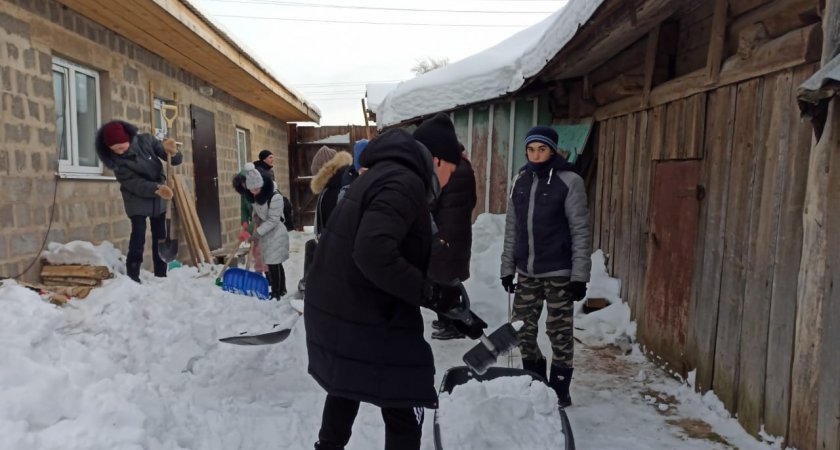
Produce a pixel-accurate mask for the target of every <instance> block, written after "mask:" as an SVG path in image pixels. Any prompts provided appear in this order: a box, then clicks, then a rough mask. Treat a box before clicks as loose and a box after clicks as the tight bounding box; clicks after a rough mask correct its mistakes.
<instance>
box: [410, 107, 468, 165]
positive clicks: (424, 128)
mask: <svg viewBox="0 0 840 450" xmlns="http://www.w3.org/2000/svg"><path fill="white" fill-rule="evenodd" d="M414 139H417V140H418V141H420V142H421V143H423V145H425V146H426V148H428V149H429V152H430V153H431V154H432V156H434V157H437V158H440V159H442V160H444V161H447V162H451V163H452V164H456V165H457V164H458V163H459V162H461V144H460V143H459V142H458V136H457V135H456V134H455V125H454V124H453V123H452V121H451V120H450V119H449V116H447V115H446V114H444V113H437V114H436V115H435V116H434V117H432V118H431V119H428V120H426V121H425V122H423V123H422V124H420V126H419V127H417V129H416V130H414Z"/></svg>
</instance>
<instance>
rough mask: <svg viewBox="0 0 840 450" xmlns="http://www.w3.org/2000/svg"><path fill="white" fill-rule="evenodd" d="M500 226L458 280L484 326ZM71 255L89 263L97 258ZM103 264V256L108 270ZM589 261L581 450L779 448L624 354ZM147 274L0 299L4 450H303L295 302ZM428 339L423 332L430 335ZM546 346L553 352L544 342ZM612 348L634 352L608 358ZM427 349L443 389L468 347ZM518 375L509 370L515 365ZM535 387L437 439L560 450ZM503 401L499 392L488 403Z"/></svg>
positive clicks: (291, 278) (364, 425) (452, 420)
mask: <svg viewBox="0 0 840 450" xmlns="http://www.w3.org/2000/svg"><path fill="white" fill-rule="evenodd" d="M503 226H504V218H503V217H502V216H491V215H482V216H481V217H479V219H478V221H477V222H476V225H475V227H474V233H475V238H474V245H473V263H472V277H471V279H470V280H469V281H468V282H467V288H468V291H469V292H470V295H471V300H472V302H473V305H474V306H475V308H474V309H475V310H476V312H477V313H478V314H479V315H480V316H482V317H483V318H485V320H486V321H487V322H488V323H490V326H491V328H495V327H497V326H498V325H500V324H502V323H503V322H504V321H506V320H507V308H508V296H507V294H506V293H504V291H502V289H501V287H500V285H499V280H498V266H499V254H500V252H501V236H502V234H503V233H502V231H503ZM310 237H311V235H309V234H307V233H297V232H295V233H292V239H291V242H292V244H291V246H292V249H291V250H292V251H291V259H290V261H289V262H287V263H286V264H285V265H284V266H285V268H286V274H287V284H288V287H289V289H290V293H291V294H292V295H293V294H294V288H295V287H296V285H297V280H298V279H299V278H300V275H301V271H302V264H303V254H302V252H303V244H304V242H305V241H306V239H308V238H310ZM75 245H76V246H79V244H75ZM80 247H84V248H85V252H83V253H84V255H82V256H84V257H85V258H89V259H90V258H91V255H90V254H89V252H88V251H89V249H90V248H91V247H92V246H80ZM105 247H107V246H105ZM103 248H104V247H103ZM51 250H53V251H60V250H62V249H60V248H55V247H53V248H51ZM65 250H67V249H65ZM112 257H113V255H110V256H103V258H104V260H106V261H111V260H112V259H113V258H112ZM63 258H64V259H63V260H64V261H67V262H70V261H72V259H73V258H72V257H70V256H67V255H64V256H63ZM93 259H95V258H93ZM594 259H595V262H596V265H595V266H596V267H595V269H594V270H595V271H594V272H593V283H592V285H591V286H590V289H591V292H592V293H593V294H595V293H597V294H598V296H600V297H603V298H607V299H608V300H611V301H612V302H613V304H612V305H611V306H610V307H608V308H606V309H604V310H601V311H598V312H595V313H592V314H589V315H586V316H584V315H583V313H582V312H581V311H580V309H581V308H580V305H578V307H577V308H576V311H577V317H576V327H578V328H581V329H580V330H576V335H577V337H578V339H580V341H581V342H582V344H577V346H576V349H575V350H576V355H575V365H576V371H575V378H574V381H573V383H572V399H573V401H574V405H573V406H571V407H569V408H568V409H567V413H568V415H569V418H570V420H571V423H572V428H573V430H574V434H575V440H576V442H577V448H579V449H622V450H625V449H654V448H655V449H676V448H679V449H724V448H730V446H732V447H736V448H740V449H744V450H747V449H769V448H779V445H778V444H772V443H763V442H759V441H757V440H755V439H754V438H752V437H751V436H749V435H748V434H747V433H745V432H744V431H743V429H742V428H741V427H740V426H739V425H738V423H737V422H736V421H735V420H734V419H732V418H730V417H729V415H728V414H727V413H726V412H725V410H724V409H723V406H722V404H721V403H720V402H719V401H718V400H717V399H716V398H715V397H714V395H713V394H711V393H709V394H706V395H705V396H700V395H699V394H696V393H695V392H694V391H693V389H692V388H691V387H690V386H689V385H687V384H684V383H682V384H681V383H679V382H677V381H675V380H673V379H671V378H668V377H667V376H665V375H664V374H663V372H662V371H660V370H659V369H657V368H656V367H655V366H653V365H652V364H650V363H649V362H648V361H647V360H646V359H645V358H644V357H643V356H642V355H641V353H640V352H639V349H638V347H637V346H635V345H633V346H630V345H629V344H627V341H629V340H630V339H632V338H633V336H634V334H635V327H634V325H633V324H632V323H631V322H629V309H628V308H627V306H626V305H624V304H622V303H621V300H620V299H619V298H618V296H617V290H618V280H615V279H611V278H609V276H608V275H607V274H606V273H605V272H603V262H602V261H603V257H602V255H600V253H599V252H596V254H595V258H594ZM599 261H600V265H601V267H600V271H598V269H599V267H598V262H599ZM141 277H142V279H143V282H144V283H143V284H142V285H137V284H135V283H133V282H131V281H130V280H129V279H128V278H127V277H125V276H122V275H117V276H116V278H115V279H112V280H108V281H106V282H105V284H104V286H103V287H102V288H100V289H96V290H94V291H93V292H92V293H91V295H90V296H89V297H88V298H87V299H85V300H73V301H71V302H70V303H69V304H68V305H67V306H64V307H56V306H53V305H51V304H49V303H47V302H45V301H43V300H41V298H40V297H39V296H38V295H37V294H36V293H35V292H33V291H30V290H28V289H26V288H24V287H21V286H18V285H15V284H14V283H13V282H6V283H4V284H3V285H2V287H0V361H2V364H0V436H2V438H0V448H2V449H15V450H26V449H38V450H47V449H61V450H76V449H78V450H82V449H84V450H92V449H108V450H110V449H152V450H154V449H210V450H214V449H219V450H229V449H243V450H245V449H263V448H274V449H309V448H312V446H313V443H314V442H315V440H316V436H317V432H318V427H319V424H320V418H321V407H322V405H323V399H324V392H323V391H322V390H321V389H320V388H319V386H318V385H317V384H316V383H315V382H314V381H313V380H312V379H311V378H310V377H309V376H308V375H307V373H306V364H307V361H306V345H305V336H304V327H303V323H297V322H298V321H299V319H300V316H299V314H298V313H297V312H296V310H295V309H294V308H292V307H291V306H290V304H289V301H287V300H283V301H280V302H269V301H258V300H256V299H254V298H249V297H243V296H239V295H234V294H229V293H226V292H223V291H222V290H221V289H220V288H219V287H217V286H215V284H214V279H215V275H213V274H210V273H209V270H204V271H199V270H197V269H196V268H191V267H183V268H179V269H175V270H173V271H171V272H170V276H169V278H166V279H156V278H154V277H152V276H151V274H149V273H147V272H144V273H143V274H142V275H141ZM424 316H425V317H426V318H427V319H428V321H429V322H430V321H431V320H432V319H433V318H434V314H433V313H432V312H430V311H424ZM276 323H279V324H281V326H289V327H292V329H293V331H292V334H291V336H290V337H289V338H288V339H287V340H286V341H284V342H283V343H281V344H276V345H270V346H260V347H242V346H234V345H227V344H221V343H219V342H218V338H221V337H225V336H229V335H231V334H236V333H238V332H241V331H245V330H248V331H260V330H268V329H270V328H271V327H272V325H273V324H276ZM431 331H432V330H431V327H428V328H427V330H426V333H427V337H428V335H429V334H431ZM541 339H542V340H543V341H542V342H541V344H542V346H543V349H544V353H546V354H549V346H548V342H547V340H546V338H545V336H544V335H543V336H541ZM616 340H618V343H619V344H621V346H620V347H623V348H625V349H628V350H630V351H631V352H630V354H629V355H625V354H624V352H623V351H622V350H621V349H620V347H619V346H618V345H614V344H615V342H616ZM430 342H431V344H432V347H433V350H434V352H435V358H436V365H437V368H438V374H437V382H438V383H439V382H440V380H441V378H442V376H443V374H444V372H445V371H446V369H447V368H449V367H453V366H456V365H460V364H461V362H460V360H461V356H462V355H463V353H464V352H465V351H466V350H468V349H469V348H471V347H472V346H473V345H474V342H472V341H467V340H455V341H433V340H430ZM507 362H508V358H507V357H502V358H500V359H499V365H506V364H507ZM513 363H514V365H515V366H517V367H518V364H519V361H518V359H517V358H515V357H514V358H513ZM689 381H690V380H689ZM541 389H542V386H539V385H530V386H529V385H528V383H527V382H525V381H523V380H522V379H517V378H510V379H504V380H502V381H501V382H500V383H497V385H490V384H488V385H487V386H480V385H475V384H467V385H463V386H460V387H458V388H456V389H455V390H454V391H453V393H452V395H451V396H442V398H441V407H442V412H441V417H442V418H443V421H444V422H445V424H444V426H443V428H444V430H443V432H444V433H445V437H446V436H449V437H453V438H455V441H457V442H453V445H452V446H451V448H453V449H455V448H457V449H462V450H466V449H476V450H478V449H485V448H488V447H487V443H486V442H481V441H478V438H477V437H476V436H484V437H487V436H488V433H487V431H488V430H487V429H484V428H482V427H487V426H493V425H488V424H492V423H496V424H497V425H495V426H496V428H495V431H496V432H497V433H499V432H500V430H504V429H507V430H516V429H517V428H518V426H520V425H521V430H523V431H525V432H527V433H528V435H529V436H530V437H531V439H530V440H529V441H528V442H527V443H525V444H523V445H524V446H521V447H515V446H513V444H511V443H505V444H504V448H509V449H513V448H523V449H524V448H527V449H529V450H536V449H538V448H540V447H539V446H540V445H545V446H546V448H560V447H558V445H559V443H560V442H561V441H562V436H558V430H559V424H557V423H554V422H552V419H550V417H559V416H552V414H556V412H554V411H553V410H552V409H551V408H545V405H546V404H547V403H545V400H546V398H550V396H551V395H553V393H551V392H550V391H547V390H545V389H542V390H541ZM498 390H500V391H501V392H502V394H503V395H501V396H499V395H497V394H492V392H498ZM488 392H491V394H488ZM493 398H497V399H498V401H497V402H495V403H493V405H503V406H502V407H492V406H487V407H483V408H482V407H474V405H478V404H482V403H481V402H484V403H483V405H485V406H486V405H488V403H487V402H488V399H490V400H492V399H493ZM432 417H433V412H432V411H428V414H427V415H426V422H425V424H424V435H423V449H424V450H431V449H434V443H433V432H432V425H433V420H432ZM546 420H548V421H547V422H546ZM493 421H496V422H493ZM499 421H502V422H501V423H502V425H503V427H499V425H498V424H499V423H500V422H499ZM525 422H527V423H525ZM482 430H484V432H482ZM489 431H493V430H489ZM470 436H472V437H470ZM471 440H475V442H470V441H471ZM383 445H384V434H383V426H382V419H381V416H380V414H379V411H378V409H376V408H375V407H372V406H370V405H364V404H363V405H362V408H361V411H360V413H359V417H358V419H357V421H356V425H355V427H354V429H353V437H352V439H351V441H350V444H349V446H348V447H347V448H348V450H371V449H377V448H382V447H383ZM447 448H450V447H447Z"/></svg>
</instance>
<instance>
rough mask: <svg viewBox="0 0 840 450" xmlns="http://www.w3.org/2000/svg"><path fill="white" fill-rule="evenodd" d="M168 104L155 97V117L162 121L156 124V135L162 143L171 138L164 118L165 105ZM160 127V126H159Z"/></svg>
mask: <svg viewBox="0 0 840 450" xmlns="http://www.w3.org/2000/svg"><path fill="white" fill-rule="evenodd" d="M166 103H167V101H166V100H164V99H161V98H157V97H155V100H154V105H155V117H157V118H158V119H159V120H160V123H155V124H154V133H153V134H154V135H155V138H157V140H159V141H162V140H164V139H166V138H167V136H169V127H167V126H166V120H164V118H163V112H161V111H162V109H163V105H165V104H166ZM158 125H159V126H158Z"/></svg>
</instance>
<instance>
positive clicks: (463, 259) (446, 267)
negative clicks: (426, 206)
mask: <svg viewBox="0 0 840 450" xmlns="http://www.w3.org/2000/svg"><path fill="white" fill-rule="evenodd" d="M475 203H476V195H475V172H473V168H472V164H470V161H469V160H468V159H466V158H463V157H462V158H461V162H460V164H458V168H457V169H455V172H454V173H453V174H452V177H450V178H449V183H447V184H446V186H444V188H443V189H441V191H440V197H439V198H438V200H437V202H436V205H435V206H433V208H432V217H434V219H435V224H437V227H438V238H439V239H441V240H443V241H444V242H445V245H444V246H442V247H440V249H439V250H438V251H436V252H434V253H433V254H432V259H431V261H430V262H429V272H428V273H429V278H431V279H433V280H435V281H438V282H442V283H446V282H450V281H452V280H453V279H454V278H457V279H458V280H460V281H464V280H466V279H467V278H469V277H470V251H471V247H472V210H473V208H475Z"/></svg>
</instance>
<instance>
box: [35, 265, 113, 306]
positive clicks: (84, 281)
mask: <svg viewBox="0 0 840 450" xmlns="http://www.w3.org/2000/svg"><path fill="white" fill-rule="evenodd" d="M112 276H113V275H112V274H111V271H110V270H109V269H108V268H107V267H105V266H86V265H81V264H62V265H53V264H44V265H43V266H41V285H40V286H37V287H39V288H42V289H43V290H45V291H49V292H50V293H54V294H58V295H63V296H67V297H78V298H85V297H87V296H88V294H90V291H91V289H93V288H95V287H97V286H101V285H102V280H105V279H108V278H111V277H112Z"/></svg>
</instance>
